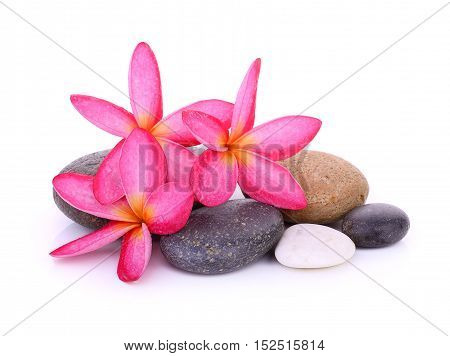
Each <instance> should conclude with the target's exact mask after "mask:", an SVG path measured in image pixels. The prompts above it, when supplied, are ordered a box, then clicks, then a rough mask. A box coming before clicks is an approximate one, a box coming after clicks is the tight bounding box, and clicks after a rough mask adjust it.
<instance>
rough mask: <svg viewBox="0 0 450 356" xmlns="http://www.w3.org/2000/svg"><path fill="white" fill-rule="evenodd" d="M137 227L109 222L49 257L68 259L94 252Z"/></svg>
mask: <svg viewBox="0 0 450 356" xmlns="http://www.w3.org/2000/svg"><path fill="white" fill-rule="evenodd" d="M139 226H140V224H130V223H126V222H117V221H110V222H109V223H108V224H106V225H105V226H104V227H102V228H101V229H99V230H97V231H94V232H91V233H90V234H88V235H86V236H83V237H80V238H79V239H76V240H74V241H72V242H69V243H67V244H65V245H63V246H61V247H59V248H57V249H56V250H54V251H52V252H50V255H51V256H53V257H70V256H78V255H82V254H84V253H88V252H91V251H95V250H97V249H99V248H100V247H103V246H106V245H108V244H110V243H111V242H113V241H115V240H117V239H119V238H121V237H122V236H123V235H125V234H126V233H127V232H128V231H130V230H131V229H133V228H135V227H139Z"/></svg>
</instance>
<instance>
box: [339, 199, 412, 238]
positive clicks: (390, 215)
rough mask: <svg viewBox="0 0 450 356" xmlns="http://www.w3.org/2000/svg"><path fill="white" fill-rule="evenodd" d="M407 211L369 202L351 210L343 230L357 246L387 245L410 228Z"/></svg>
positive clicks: (344, 222) (343, 224)
mask: <svg viewBox="0 0 450 356" xmlns="http://www.w3.org/2000/svg"><path fill="white" fill-rule="evenodd" d="M409 225H410V224H409V218H408V215H406V213H405V212H404V211H403V210H401V209H399V208H397V207H396V206H393V205H389V204H381V203H378V204H367V205H363V206H360V207H357V208H355V209H353V210H352V211H350V212H349V213H348V214H347V215H346V216H345V217H344V220H343V223H342V232H343V233H344V234H346V235H347V236H348V237H350V238H351V239H352V240H353V242H354V243H355V245H356V247H385V246H389V245H392V244H393V243H396V242H398V241H400V240H401V239H402V238H403V237H405V235H406V233H407V232H408V230H409Z"/></svg>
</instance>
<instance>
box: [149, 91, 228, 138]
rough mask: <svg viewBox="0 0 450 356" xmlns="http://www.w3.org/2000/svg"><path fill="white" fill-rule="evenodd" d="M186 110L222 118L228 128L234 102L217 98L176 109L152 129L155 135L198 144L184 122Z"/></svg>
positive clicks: (223, 123)
mask: <svg viewBox="0 0 450 356" xmlns="http://www.w3.org/2000/svg"><path fill="white" fill-rule="evenodd" d="M186 110H195V111H201V112H204V113H205V114H208V115H211V116H214V117H215V118H217V119H219V120H220V122H221V123H222V125H223V127H224V128H225V129H228V128H229V127H230V124H231V115H233V104H231V103H228V102H226V101H222V100H216V99H212V100H202V101H197V102H196V103H193V104H191V105H188V106H185V107H183V108H181V109H180V110H177V111H175V112H174V113H172V114H170V115H168V116H167V117H165V118H164V119H163V120H162V121H160V122H158V123H157V124H156V125H155V127H154V128H153V130H152V131H151V132H152V134H153V136H155V137H164V138H166V139H168V140H171V141H173V142H177V143H179V144H181V145H183V146H195V145H198V143H199V142H198V141H197V139H196V138H195V137H194V136H193V135H192V134H191V132H190V131H189V130H188V129H187V127H186V126H185V125H184V123H183V119H182V113H183V111H186Z"/></svg>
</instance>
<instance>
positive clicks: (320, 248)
mask: <svg viewBox="0 0 450 356" xmlns="http://www.w3.org/2000/svg"><path fill="white" fill-rule="evenodd" d="M354 253H355V244H354V243H353V242H352V240H350V239H349V238H348V237H347V236H346V235H344V234H343V233H342V232H339V231H337V230H334V229H332V228H330V227H327V226H322V225H315V224H297V225H293V226H291V227H290V228H288V229H286V231H285V232H284V234H283V237H282V238H281V240H280V242H279V243H278V245H277V247H276V249H275V257H276V259H277V260H278V262H280V263H281V264H282V265H284V266H286V267H291V268H324V267H331V266H336V265H339V264H341V263H344V262H345V261H347V260H349V259H350V258H351V257H352V256H353V254H354Z"/></svg>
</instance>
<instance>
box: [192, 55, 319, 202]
mask: <svg viewBox="0 0 450 356" xmlns="http://www.w3.org/2000/svg"><path fill="white" fill-rule="evenodd" d="M260 67H261V61H260V59H257V60H255V61H254V62H253V63H252V65H251V66H250V69H249V70H248V72H247V75H246V76H245V78H244V81H243V82H242V84H241V87H240V89H239V92H238V94H237V98H236V102H235V104H234V110H233V116H232V121H231V132H230V133H228V128H227V127H226V126H225V125H223V123H222V122H221V121H220V120H219V118H216V117H214V116H213V115H211V114H209V113H205V112H201V110H200V111H195V110H185V111H184V112H183V122H184V123H185V124H186V126H187V127H188V128H189V130H190V131H191V133H192V134H193V136H194V137H195V138H196V139H197V140H198V141H200V142H201V143H203V144H204V145H205V146H206V147H208V149H207V150H206V151H205V152H203V153H202V154H201V155H200V156H199V158H198V159H197V161H196V162H195V163H194V165H193V167H192V171H191V178H190V179H191V185H192V189H193V190H194V193H195V196H196V198H197V199H198V201H199V202H201V203H202V204H204V205H207V206H215V205H219V204H222V203H224V202H225V201H227V200H228V199H229V198H230V196H231V195H232V194H233V192H234V190H235V188H236V184H237V182H239V186H240V187H241V189H242V190H243V191H244V192H245V193H247V194H248V195H249V196H250V197H252V198H254V199H256V200H258V201H261V202H263V203H267V204H271V205H274V206H276V207H279V208H284V209H303V208H305V207H306V204H307V202H306V198H305V195H304V193H303V190H302V188H301V187H300V185H299V184H298V183H297V182H296V181H295V179H294V178H293V177H292V175H291V173H290V172H289V171H288V170H287V169H285V168H284V167H282V166H281V165H279V164H278V163H276V162H275V161H278V160H282V159H285V158H288V157H291V156H292V155H294V154H295V153H297V152H299V151H300V150H301V149H302V148H304V147H305V146H306V145H307V144H308V143H309V142H310V141H311V140H312V139H313V138H314V136H315V135H316V134H317V132H318V131H319V129H320V126H321V121H320V120H318V119H315V118H312V117H308V116H286V117H282V118H279V119H276V120H272V121H270V122H267V123H265V124H263V125H260V126H257V127H255V128H253V124H254V121H255V103H256V90H257V84H258V77H259V71H260Z"/></svg>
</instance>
